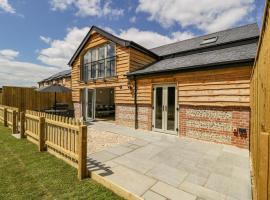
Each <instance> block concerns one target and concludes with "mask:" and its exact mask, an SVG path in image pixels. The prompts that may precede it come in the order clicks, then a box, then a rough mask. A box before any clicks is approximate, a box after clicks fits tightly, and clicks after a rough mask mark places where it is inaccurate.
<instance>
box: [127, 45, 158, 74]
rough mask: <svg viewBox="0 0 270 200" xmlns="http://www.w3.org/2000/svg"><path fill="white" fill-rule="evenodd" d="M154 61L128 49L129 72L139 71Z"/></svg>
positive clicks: (147, 56)
mask: <svg viewBox="0 0 270 200" xmlns="http://www.w3.org/2000/svg"><path fill="white" fill-rule="evenodd" d="M155 61H156V59H155V58H153V57H151V56H149V55H146V54H144V53H142V52H139V51H137V50H135V49H133V48H130V69H129V70H130V72H133V71H136V70H139V69H141V68H143V67H145V66H146V65H149V64H151V63H153V62H155Z"/></svg>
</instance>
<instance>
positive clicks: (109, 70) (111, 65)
mask: <svg viewBox="0 0 270 200" xmlns="http://www.w3.org/2000/svg"><path fill="white" fill-rule="evenodd" d="M114 75H115V60H114V58H112V59H109V60H107V66H106V77H110V76H114Z"/></svg>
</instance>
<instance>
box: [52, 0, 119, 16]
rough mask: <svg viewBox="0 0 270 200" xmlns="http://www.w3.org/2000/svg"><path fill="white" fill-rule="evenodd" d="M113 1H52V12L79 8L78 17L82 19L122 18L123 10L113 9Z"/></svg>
mask: <svg viewBox="0 0 270 200" xmlns="http://www.w3.org/2000/svg"><path fill="white" fill-rule="evenodd" d="M111 3H112V1H106V2H105V3H104V1H102V0H51V1H50V4H51V7H52V10H54V11H57V10H60V11H64V10H66V9H68V8H69V7H75V8H77V10H78V11H77V12H76V15H77V16H81V17H86V16H99V17H100V16H109V17H110V18H113V17H118V16H122V15H123V14H124V10H123V9H116V8H112V7H111Z"/></svg>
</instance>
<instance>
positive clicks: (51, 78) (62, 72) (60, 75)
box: [39, 69, 71, 83]
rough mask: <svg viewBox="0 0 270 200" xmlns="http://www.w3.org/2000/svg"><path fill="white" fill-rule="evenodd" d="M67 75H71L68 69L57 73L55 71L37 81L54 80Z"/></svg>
mask: <svg viewBox="0 0 270 200" xmlns="http://www.w3.org/2000/svg"><path fill="white" fill-rule="evenodd" d="M69 76H71V70H70V69H68V70H64V71H61V72H58V73H56V74H54V75H52V76H50V77H48V78H45V79H43V80H42V81H39V83H41V82H45V81H52V80H56V79H59V78H64V77H69Z"/></svg>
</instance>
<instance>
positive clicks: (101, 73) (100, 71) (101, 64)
mask: <svg viewBox="0 0 270 200" xmlns="http://www.w3.org/2000/svg"><path fill="white" fill-rule="evenodd" d="M104 71H105V62H104V60H101V61H99V66H98V77H104Z"/></svg>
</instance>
